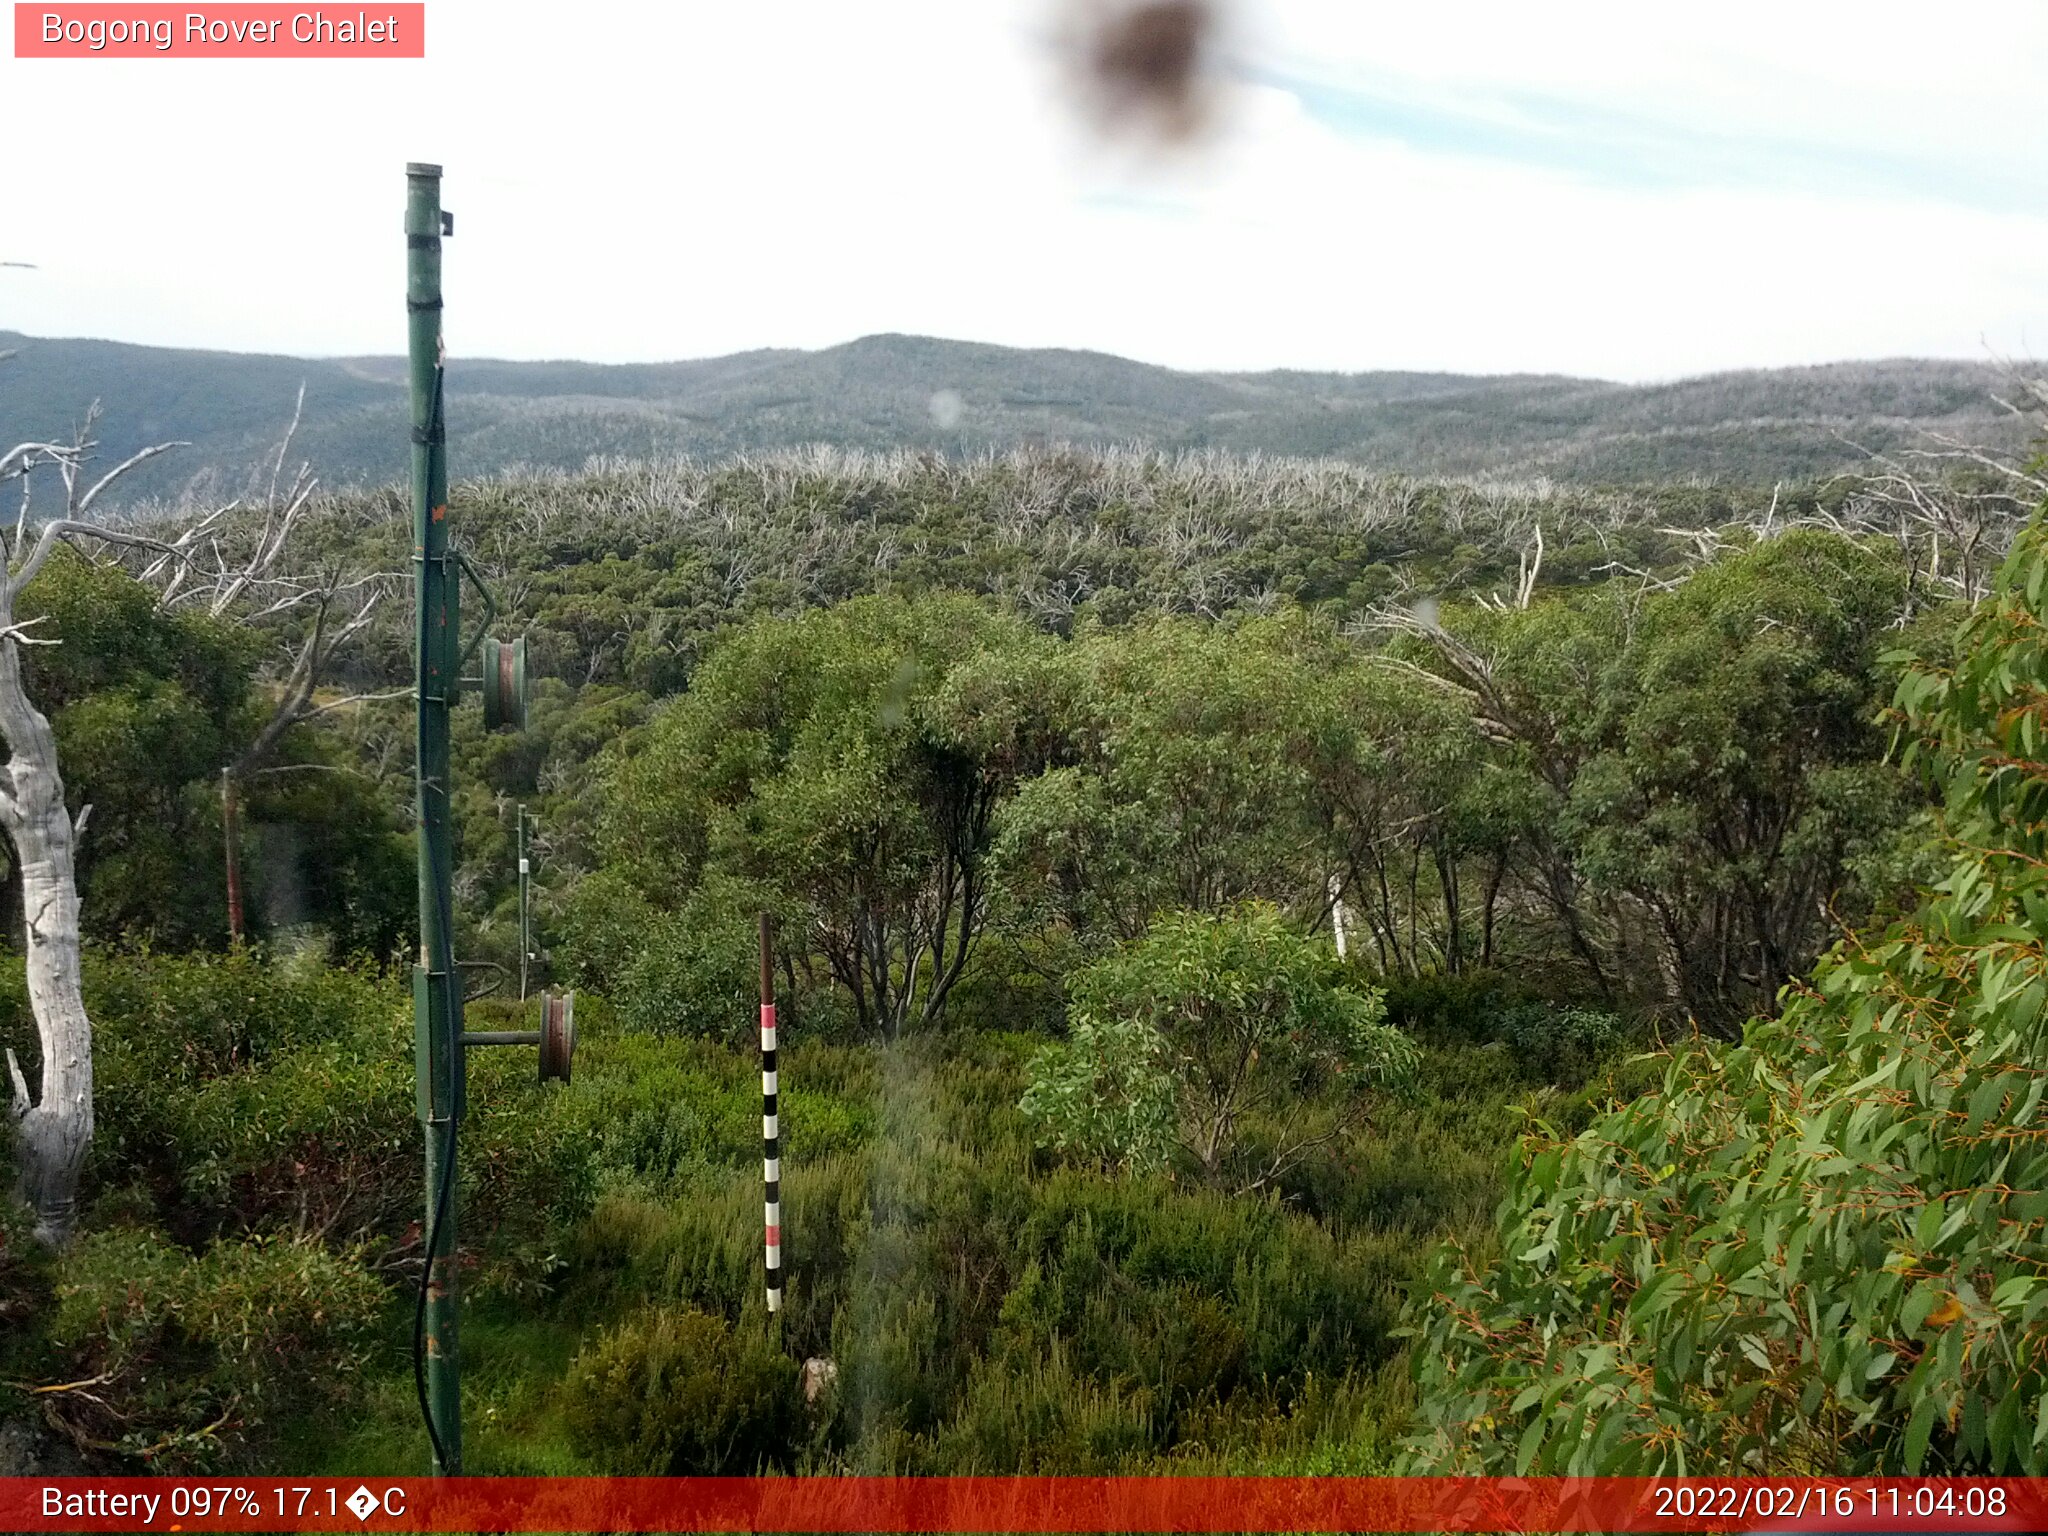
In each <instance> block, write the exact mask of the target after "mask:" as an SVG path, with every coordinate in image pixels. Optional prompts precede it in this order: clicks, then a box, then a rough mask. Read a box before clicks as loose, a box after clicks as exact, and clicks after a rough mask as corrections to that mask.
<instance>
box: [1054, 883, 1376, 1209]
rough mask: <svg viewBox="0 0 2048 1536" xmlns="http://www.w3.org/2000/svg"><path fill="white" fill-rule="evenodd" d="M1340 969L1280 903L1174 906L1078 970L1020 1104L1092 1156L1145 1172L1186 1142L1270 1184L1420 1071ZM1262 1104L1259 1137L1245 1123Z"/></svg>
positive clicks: (1217, 1168)
mask: <svg viewBox="0 0 2048 1536" xmlns="http://www.w3.org/2000/svg"><path fill="white" fill-rule="evenodd" d="M1347 979H1348V978H1347V977H1346V975H1345V973H1344V971H1343V968H1342V967H1341V965H1340V964H1339V963H1338V962H1337V961H1336V960H1335V959H1334V958H1333V957H1332V956H1330V955H1328V954H1326V953H1325V952H1324V950H1323V948H1322V946H1320V945H1318V944H1315V943H1313V942H1312V941H1310V940H1308V939H1306V938H1304V937H1302V936H1301V935H1300V934H1298V933H1296V932H1295V931H1294V930H1293V929H1291V928H1289V927H1288V926H1287V925H1286V923H1285V921H1284V920H1283V919H1282V917H1281V915H1280V912H1279V910H1278V909H1277V908H1275V907H1272V906H1268V905H1263V904H1252V905H1247V906H1244V907H1240V908H1238V909H1236V910H1234V911H1231V912H1228V913H1225V914H1223V915H1221V916H1213V917H1212V916H1209V915H1207V914H1203V913H1195V912H1177V913H1172V914H1169V915H1167V916H1165V917H1162V918H1160V919H1158V920H1157V921H1156V922H1154V923H1153V924H1152V926H1151V927H1150V928H1149V929H1148V930H1147V931H1146V933H1145V935H1144V937H1143V938H1141V939H1138V940H1137V941H1135V942H1133V943H1131V944H1127V945H1125V946H1124V947H1123V948H1122V949H1120V950H1118V951H1117V952H1115V953H1113V954H1111V955H1108V956H1106V957H1104V958H1103V959H1102V960H1100V961H1098V962H1097V963H1096V964H1094V965H1092V966H1090V967H1089V968H1088V969H1087V970H1085V971H1083V972H1082V973H1081V974H1080V975H1078V976H1076V977H1074V978H1072V979H1071V981H1070V982H1069V991H1070V992H1071V994H1072V996H1073V1000H1074V1001H1073V1017H1074V1023H1073V1029H1072V1032H1071V1035H1070V1037H1069V1038H1068V1040H1067V1041H1065V1042H1064V1043H1062V1044H1058V1045H1050V1046H1047V1047H1045V1048H1044V1049H1043V1050H1041V1051H1040V1052H1039V1053H1038V1055H1037V1056H1036V1057H1034V1058H1033V1060H1032V1064H1031V1068H1030V1086H1029V1087H1028V1088H1027V1089H1026V1090H1025V1094H1024V1098H1023V1101H1022V1105H1021V1107H1022V1108H1023V1110H1024V1112H1025V1114H1026V1115H1028V1116H1029V1117H1030V1118H1031V1119H1032V1120H1034V1121H1036V1122H1037V1123H1038V1124H1039V1125H1040V1126H1041V1127H1042V1135H1043V1138H1044V1140H1045V1142H1046V1144H1048V1145H1050V1146H1054V1147H1057V1148H1059V1149H1061V1150H1067V1151H1073V1152H1077V1153H1079V1154H1080V1155H1082V1156H1084V1157H1087V1158H1090V1159H1093V1160H1095V1161H1097V1162H1101V1163H1105V1164H1109V1165H1112V1166H1117V1165H1120V1166H1123V1167H1128V1168H1131V1169H1134V1170H1137V1171H1145V1170H1147V1169H1154V1168H1158V1167H1161V1166H1163V1165H1164V1164H1165V1163H1166V1161H1167V1159H1168V1157H1169V1155H1170V1154H1172V1153H1174V1152H1179V1153H1180V1154H1182V1155H1183V1156H1184V1157H1185V1158H1186V1159H1187V1161H1188V1162H1190V1163H1191V1164H1192V1165H1193V1166H1194V1167H1195V1168H1197V1169H1198V1170H1200V1172H1201V1173H1202V1175H1203V1176H1204V1177H1206V1178H1208V1179H1211V1180H1213V1181H1218V1182H1224V1181H1227V1182H1230V1183H1232V1184H1234V1185H1235V1186H1236V1187H1238V1188H1239V1189H1256V1188H1260V1187H1263V1186H1265V1185H1267V1184H1270V1183H1271V1182H1273V1181H1274V1180H1275V1179H1277V1178H1279V1177H1280V1176H1281V1175H1282V1174H1283V1173H1285V1172H1286V1171H1287V1170H1288V1169H1289V1168H1290V1167H1292V1166H1293V1165H1294V1164H1295V1163H1296V1162H1298V1161H1299V1160H1300V1159H1301V1157H1302V1156H1303V1155H1304V1154H1305V1153H1306V1152H1307V1151H1308V1150H1310V1149H1311V1148H1313V1147H1316V1146H1320V1145H1324V1144H1327V1143H1328V1142H1330V1141H1333V1140H1335V1139H1336V1138H1337V1137H1339V1136H1341V1135H1342V1134H1344V1133H1345V1132H1346V1131H1348V1130H1350V1129H1353V1128H1355V1127H1356V1126H1357V1125H1359V1124H1361V1123H1362V1122H1363V1119H1364V1114H1365V1109H1366V1105H1367V1102H1368V1100H1367V1096H1366V1094H1365V1092H1364V1090H1366V1089H1367V1088H1369V1087H1371V1086H1372V1085H1374V1084H1376V1083H1386V1082H1392V1081H1398V1080H1400V1079H1403V1078H1405V1077H1407V1076H1408V1075H1409V1074H1410V1073H1411V1072H1412V1071H1413V1069H1414V1065H1415V1047H1414V1045H1413V1044H1412V1043H1411V1042H1410V1041H1409V1040H1408V1038H1407V1036H1405V1035H1403V1034H1402V1033H1400V1031H1398V1030H1395V1029H1390V1028H1388V1027H1387V1026H1386V1025H1384V1024H1383V1023H1381V1017H1382V1012H1383V1010H1382V1005H1381V998H1380V995H1379V994H1378V993H1377V992H1358V991H1354V990H1351V989H1350V987H1348V986H1347V985H1345V982H1346V980H1347ZM1312 1105H1313V1106H1316V1107H1317V1108H1320V1109H1322V1110H1323V1111H1325V1112H1324V1113H1320V1114H1318V1113H1314V1112H1306V1113H1305V1112H1304V1111H1305V1110H1308V1108H1309V1106H1312ZM1283 1111H1284V1113H1282V1112H1283ZM1262 1115H1263V1116H1265V1118H1266V1130H1267V1135H1266V1136H1265V1138H1263V1140H1264V1144H1263V1145H1260V1144H1258V1143H1257V1142H1255V1140H1254V1139H1253V1138H1252V1137H1249V1136H1247V1134H1246V1131H1247V1127H1248V1125H1249V1124H1250V1123H1251V1122H1252V1121H1253V1120H1254V1119H1255V1118H1256V1117H1259V1116H1262ZM1248 1153H1249V1154H1250V1155H1247V1154H1248Z"/></svg>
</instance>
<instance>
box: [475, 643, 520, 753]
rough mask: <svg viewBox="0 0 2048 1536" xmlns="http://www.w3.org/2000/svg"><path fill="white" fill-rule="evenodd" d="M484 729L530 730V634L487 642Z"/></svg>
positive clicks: (485, 648) (484, 661) (484, 667)
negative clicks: (527, 642)
mask: <svg viewBox="0 0 2048 1536" xmlns="http://www.w3.org/2000/svg"><path fill="white" fill-rule="evenodd" d="M482 654H483V671H484V675H483V695H484V729H485V730H487V731H495V730H501V729H503V728H504V727H506V726H510V727H511V728H512V729H513V730H515V731H523V730H525V729H526V637H525V636H524V635H521V636H520V637H519V638H518V639H517V640H486V641H485V642H484V643H483V653H482Z"/></svg>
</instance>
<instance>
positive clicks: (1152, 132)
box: [1065, 0, 1219, 144]
mask: <svg viewBox="0 0 2048 1536" xmlns="http://www.w3.org/2000/svg"><path fill="white" fill-rule="evenodd" d="M1218 31H1219V18H1218V15H1217V11H1216V7H1215V6H1214V4H1212V3H1210V0H1081V3H1079V4H1078V5H1077V6H1076V7H1075V9H1074V11H1073V15H1072V20H1071V22H1070V24H1069V30H1068V39H1067V45H1066V49H1065V52H1066V56H1067V64H1068V67H1069V69H1070V70H1071V71H1072V73H1073V74H1074V76H1075V83H1076V85H1077V86H1078V87H1079V89H1080V93H1081V95H1082V98H1083V101H1084V104H1085V105H1086V107H1087V110H1088V113H1089V115H1090V117H1091V118H1092V119H1093V120H1094V126H1095V127H1096V128H1097V129H1098V130H1100V131H1101V132H1102V133H1104V134H1105V136H1110V137H1121V138H1133V139H1138V140H1146V141H1151V142H1155V143H1161V144H1180V143H1185V142H1187V141H1189V140H1191V139H1193V138H1195V137H1196V136H1197V135H1198V134H1199V133H1200V132H1202V130H1204V129H1206V128H1207V127H1209V126H1210V125H1211V123H1212V121H1213V120H1214V118H1215V116H1216V113H1217V109H1218V102H1217V96H1218V86H1219V81H1218V78H1217V71H1216V59H1215V55H1216V52H1217V36H1218Z"/></svg>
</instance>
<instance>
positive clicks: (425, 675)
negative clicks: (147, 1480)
mask: <svg viewBox="0 0 2048 1536" xmlns="http://www.w3.org/2000/svg"><path fill="white" fill-rule="evenodd" d="M405 177H406V204H405V246H406V252H405V256H406V305H405V307H406V318H407V321H408V328H409V331H410V336H409V342H410V345H409V349H408V350H409V354H410V358H411V365H412V366H411V376H412V526H413V577H414V588H415V592H416V594H417V608H416V612H415V616H416V619H417V621H418V622H417V629H416V631H415V648H414V658H415V661H416V663H417V667H418V672H417V683H418V689H419V692H418V707H419V737H418V756H417V763H416V774H417V782H418V789H419V824H418V842H419V867H420V952H419V964H418V966H417V967H416V968H415V969H414V971H413V1029H414V1047H415V1065H416V1068H417V1072H418V1078H419V1117H420V1123H421V1125H422V1127H423V1128H424V1131H425V1137H426V1164H427V1221H426V1226H425V1228H424V1234H425V1239H426V1244H427V1254H426V1262H427V1275H426V1287H425V1295H424V1297H423V1299H422V1307H421V1311H422V1334H423V1340H422V1342H423V1346H424V1352H425V1356H426V1360H425V1373H424V1377H425V1379H424V1387H423V1393H422V1406H423V1407H424V1409H425V1411H426V1413H427V1416H428V1422H429V1426H430V1431H431V1433H430V1438H431V1439H432V1440H433V1442H434V1449H435V1470H436V1471H437V1472H440V1473H444V1474H450V1475H452V1474H455V1473H459V1472H460V1471H461V1470H462V1376H461V1353H460V1349H461V1346H460V1340H459V1335H458V1332H457V1306H458V1298H457V1296H456V1264H455V1229H456V1211H455V1206H456V1190H455V1145H456V1130H457V1127H458V1126H459V1125H460V1124H461V1121H462V1109H463V1052H462V1045H461V1043H460V1042H461V1035H462V991H461V982H460V980H459V978H458V974H457V972H456V969H455V957H454V952H453V943H454V939H453V935H452V934H451V933H450V932H449V928H450V922H451V918H450V913H451V911H452V904H453V886H452V883H451V872H452V869H453V862H454V845H453V839H452V838H451V836H450V825H449V806H448V790H449V782H448V773H449V754H448V715H449V711H450V709H451V708H452V707H453V705H454V703H455V698H456V692H457V689H458V687H459V681H458V679H457V676H456V672H457V667H458V665H459V662H460V656H459V651H460V645H461V642H460V640H459V639H458V638H457V637H458V635H459V633H460V630H459V625H458V614H457V611H456V602H457V592H458V581H457V573H456V570H455V566H454V564H453V562H452V561H451V560H450V558H449V555H448V461H447V442H446V436H447V434H446V428H445V422H444V417H443V412H442V377H441V375H442V352H441V236H442V234H443V232H444V228H445V221H444V217H443V215H442V212H441V168H440V167H439V166H438V165H408V166H407V167H406V168H405Z"/></svg>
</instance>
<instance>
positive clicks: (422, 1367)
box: [412, 365, 462, 1471]
mask: <svg viewBox="0 0 2048 1536" xmlns="http://www.w3.org/2000/svg"><path fill="white" fill-rule="evenodd" d="M446 373H447V368H446V367H445V366H440V365H437V366H436V367H435V369H434V402H433V406H432V408H431V410H430V411H429V413H428V418H427V419H428V421H429V422H430V423H431V425H430V427H429V429H428V430H429V431H430V432H432V431H434V430H435V429H437V428H441V427H442V426H443V421H442V415H441V381H442V378H443V377H444V375H445V374H446ZM421 643H422V645H424V644H425V637H424V636H422V637H421ZM420 702H421V704H422V705H424V703H425V699H424V698H422V699H421V701H420ZM416 771H417V770H416ZM419 835H420V836H421V837H422V838H424V839H425V840H426V845H427V857H428V858H430V859H432V858H434V857H435V855H436V852H437V850H436V848H435V846H434V839H433V838H432V837H430V836H428V833H427V828H426V826H425V825H424V823H422V825H421V827H420V833H419ZM432 873H433V875H434V894H435V898H436V900H437V901H438V902H439V904H440V908H441V910H440V918H441V941H442V943H443V944H444V945H447V946H450V947H451V948H452V945H453V941H454V932H455V911H454V901H453V898H452V897H451V896H450V894H449V881H448V871H447V870H445V869H440V868H436V869H434V870H433V871H432ZM433 958H436V957H433V956H430V957H429V959H430V960H431V959H433ZM445 985H446V986H447V987H448V990H449V998H448V1006H449V1010H450V1011H449V1014H448V1017H449V1018H450V1019H451V1020H452V1019H453V1018H455V1017H456V1011H457V1010H459V1008H460V1002H459V998H460V996H461V994H460V992H458V991H457V990H456V988H457V987H458V986H459V985H460V983H459V982H458V980H457V978H456V972H455V968H454V966H453V965H452V964H451V965H450V966H449V968H448V970H447V972H446V976H445ZM455 1050H456V1052H457V1053H460V1051H461V1050H462V1042H461V1041H460V1040H459V1039H458V1040H457V1041H456V1042H455ZM432 1059H433V1052H432V1049H431V1046H430V1048H429V1050H428V1060H429V1062H431V1061H432ZM450 1065H451V1067H459V1066H460V1062H459V1061H456V1060H452V1059H451V1062H450ZM457 1075H458V1077H459V1073H458V1074H457ZM431 1093H432V1089H431V1086H430V1087H429V1096H430V1100H431ZM455 1115H456V1102H455V1087H454V1084H452V1083H451V1084H450V1085H449V1098H448V1128H447V1131H446V1133H445V1135H444V1136H443V1138H442V1143H441V1179H440V1187H439V1188H438V1189H436V1190H435V1191H434V1216H433V1220H432V1221H431V1222H429V1223H428V1227H427V1251H426V1262H425V1263H424V1264H422V1265H421V1266H420V1287H419V1294H418V1296H417V1297H416V1298H415V1299H414V1303H413V1314H412V1378H413V1388H414V1390H415V1391H416V1392H417V1393H418V1395H419V1403H420V1418H421V1420H422V1421H423V1422H424V1423H425V1424H426V1426H427V1439H428V1440H429V1441H430V1442H431V1443H432V1445H433V1447H434V1466H435V1468H436V1469H437V1470H441V1471H445V1470H446V1469H447V1466H448V1450H447V1447H446V1446H444V1445H443V1444H442V1443H441V1431H440V1429H439V1427H438V1426H437V1425H436V1424H435V1423H434V1410H433V1406H432V1404H430V1403H429V1402H428V1401H427V1291H428V1289H429V1288H430V1287H431V1286H432V1284H433V1279H434V1255H435V1253H436V1252H437V1251H439V1249H440V1247H441V1229H442V1228H443V1227H444V1226H445V1225H446V1224H447V1218H448V1207H449V1203H450V1197H451V1195H452V1194H453V1192H454V1188H455ZM430 1133H431V1131H430ZM454 1257H455V1256H454V1255H453V1254H452V1253H451V1254H450V1255H449V1258H450V1259H451V1260H452V1259H453V1258H454Z"/></svg>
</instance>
